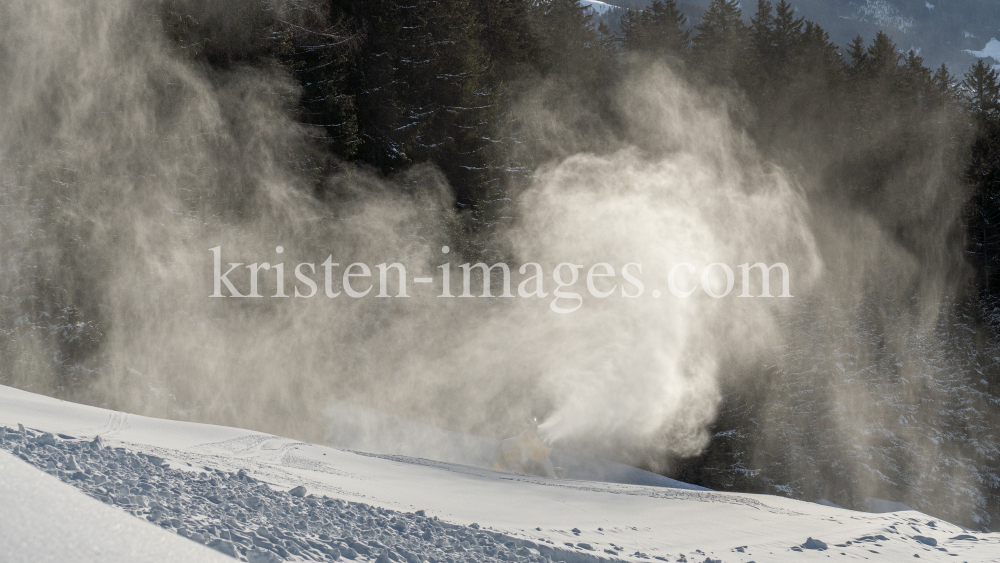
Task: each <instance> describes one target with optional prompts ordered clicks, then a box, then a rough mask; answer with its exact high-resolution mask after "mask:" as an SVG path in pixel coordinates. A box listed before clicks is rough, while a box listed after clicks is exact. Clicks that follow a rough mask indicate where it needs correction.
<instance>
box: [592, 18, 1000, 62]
mask: <svg viewBox="0 0 1000 563" xmlns="http://www.w3.org/2000/svg"><path fill="white" fill-rule="evenodd" d="M586 3H591V2H586ZM594 3H595V4H596V2H594ZM710 3H711V0H682V1H679V2H678V3H677V4H678V7H679V8H680V9H681V11H682V12H684V13H685V14H686V15H687V16H688V20H689V23H690V24H691V25H697V24H698V23H699V21H700V19H701V18H700V16H701V13H702V12H703V11H704V9H705V8H707V7H708V5H709V4H710ZM602 4H604V5H611V6H620V7H621V8H622V10H613V9H612V10H609V9H607V8H603V9H602V10H600V13H602V16H603V18H604V19H609V18H611V17H615V16H616V15H617V14H618V13H620V12H621V11H624V9H626V8H632V9H636V8H641V7H643V6H645V5H648V4H649V2H648V0H607V1H606V2H602ZM791 4H792V5H793V6H794V7H795V9H796V11H797V12H798V14H799V15H800V16H804V17H805V18H806V19H809V20H812V21H814V22H816V23H818V24H820V25H821V26H823V28H824V29H826V30H827V31H828V32H829V33H830V39H831V40H833V41H834V42H835V43H837V44H838V45H847V44H848V43H849V42H850V41H851V39H853V38H854V37H855V36H857V35H861V36H862V37H864V38H865V39H866V40H867V41H870V40H871V38H872V37H874V35H875V33H877V32H878V31H879V30H882V31H885V32H886V33H888V34H890V35H891V36H892V38H893V40H894V41H895V42H896V45H898V47H899V49H900V50H902V51H909V50H910V49H914V50H916V51H917V52H918V54H919V55H920V56H921V57H923V58H924V59H925V61H926V62H927V65H928V66H930V67H935V66H938V65H940V64H941V63H945V64H947V65H948V67H949V68H950V69H951V71H952V72H953V73H957V74H961V73H964V72H965V70H966V69H968V68H969V67H970V66H972V65H973V64H975V62H976V58H977V56H979V57H983V58H989V59H990V60H989V61H987V62H992V64H994V65H998V66H1000V41H996V42H992V40H993V39H994V38H1000V2H998V1H997V0H794V1H792V2H791ZM595 7H596V6H595ZM742 7H743V15H744V18H745V19H746V20H747V21H749V18H750V16H751V15H753V13H754V11H756V3H755V2H752V1H751V0H747V1H746V2H743V3H742ZM618 17H620V16H618Z"/></svg>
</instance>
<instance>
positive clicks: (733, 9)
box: [692, 0, 749, 82]
mask: <svg viewBox="0 0 1000 563" xmlns="http://www.w3.org/2000/svg"><path fill="white" fill-rule="evenodd" d="M742 16H743V14H742V12H741V10H740V4H739V2H738V1H737V0H712V3H711V4H710V5H709V7H708V10H706V11H705V14H704V16H703V18H702V22H701V23H700V24H699V25H698V26H697V27H696V28H695V31H696V32H697V34H696V35H695V36H694V40H693V41H694V47H693V51H692V56H693V57H694V60H695V61H696V63H697V65H698V68H699V70H700V71H701V72H702V74H703V75H704V76H706V77H708V79H709V80H711V81H714V82H732V81H734V80H736V79H737V69H740V68H742V63H744V62H745V50H746V47H747V44H748V43H749V33H748V31H747V28H746V26H745V25H743V19H742Z"/></svg>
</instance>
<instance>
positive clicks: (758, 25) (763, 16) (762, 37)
mask: <svg viewBox="0 0 1000 563" xmlns="http://www.w3.org/2000/svg"><path fill="white" fill-rule="evenodd" d="M773 10H774V6H773V5H772V4H771V3H770V2H769V1H768V0H757V14H756V15H754V16H753V17H751V18H750V43H751V45H753V48H754V50H755V51H756V54H757V57H758V58H760V59H762V60H765V61H768V60H771V59H772V58H773V57H774V46H775V42H774V14H773V13H772V12H773Z"/></svg>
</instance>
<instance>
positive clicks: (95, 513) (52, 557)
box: [0, 451, 232, 563]
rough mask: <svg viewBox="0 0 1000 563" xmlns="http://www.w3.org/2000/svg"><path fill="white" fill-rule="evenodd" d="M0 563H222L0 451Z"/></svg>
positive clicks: (189, 543)
mask: <svg viewBox="0 0 1000 563" xmlns="http://www.w3.org/2000/svg"><path fill="white" fill-rule="evenodd" d="M0 561H5V562H9V563H19V562H22V561H23V562H25V563H27V562H32V563H48V562H52V563H64V562H69V561H74V562H80V563H83V562H88V563H89V562H93V563H119V562H120V563H142V562H154V561H157V562H159V561H177V562H184V563H187V562H190V563H225V562H226V561H232V559H229V558H227V557H225V556H223V555H222V554H220V553H218V552H216V551H213V550H210V549H208V548H206V547H204V546H201V545H199V544H197V543H195V542H192V541H190V540H187V539H184V538H182V537H180V536H177V535H175V534H167V533H164V532H163V531H162V530H160V529H159V528H156V527H154V526H152V525H150V524H148V523H146V522H143V521H142V520H139V519H138V518H134V517H132V516H131V515H129V514H127V513H125V512H122V511H121V510H117V509H115V508H112V507H109V506H104V505H103V504H102V503H100V502H98V501H96V500H94V499H92V498H89V497H87V496H86V495H84V494H83V493H81V492H80V491H78V490H76V489H74V488H73V487H71V486H69V485H67V484H64V483H60V482H59V480H58V479H56V478H54V477H52V476H49V475H46V474H45V473H43V472H41V471H38V470H37V469H33V468H31V466H29V465H28V464H26V463H24V462H23V461H21V460H20V459H17V458H15V457H13V456H12V455H10V454H8V453H6V452H4V451H0Z"/></svg>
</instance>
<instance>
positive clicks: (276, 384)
mask: <svg viewBox="0 0 1000 563" xmlns="http://www.w3.org/2000/svg"><path fill="white" fill-rule="evenodd" d="M253 6H254V5H250V6H249V7H247V6H243V8H242V9H243V10H244V11H243V12H241V13H244V14H247V13H249V15H248V16H247V17H245V18H242V19H245V20H247V21H253V19H254V18H253V15H254V14H253V10H254V8H253ZM258 8H260V7H259V6H258ZM0 10H2V16H3V17H2V18H0V21H3V22H5V27H4V29H3V32H4V33H3V41H4V44H3V50H2V53H3V57H2V59H0V64H2V70H3V73H4V75H5V76H7V77H9V79H8V80H5V81H4V83H3V85H2V88H3V89H2V91H0V92H2V93H0V97H2V100H3V104H2V107H3V109H2V112H3V113H2V121H0V128H2V135H0V143H2V145H0V151H2V156H3V161H2V170H0V174H2V182H3V184H2V185H3V194H2V197H3V201H4V206H3V213H4V217H3V222H2V240H3V246H4V249H3V250H4V262H3V268H4V276H3V280H2V283H3V288H2V294H3V295H4V296H5V302H4V312H3V315H4V316H3V323H4V324H3V329H4V330H5V332H6V335H7V338H6V340H5V343H4V348H3V357H2V362H3V382H4V383H6V384H13V385H16V386H19V387H23V388H28V389H33V390H40V391H45V392H49V393H55V394H58V395H60V396H63V397H67V398H72V399H77V400H84V401H89V402H93V403H97V404H101V405H108V406H112V407H114V408H119V409H122V410H128V411H132V412H137V413H143V414H152V415H160V416H170V417H181V418H189V419H193V420H203V421H210V422H215V423H223V424H232V425H240V426H245V427H252V428H260V429H266V430H270V431H273V432H276V433H283V434H287V435H294V436H299V437H302V438H311V439H321V438H322V436H323V431H324V429H323V428H322V422H321V420H322V414H321V413H322V410H323V408H324V406H325V405H326V404H327V402H328V401H329V399H330V397H337V398H339V399H342V400H349V401H355V402H358V403H363V404H366V405H369V406H374V407H378V408H382V409H384V410H387V411H392V412H396V413H399V414H402V415H407V416H412V417H415V418H420V419H423V420H425V421H428V422H432V423H437V424H441V425H444V426H448V427H451V428H454V429H459V430H465V431H469V430H474V431H480V432H487V433H489V432H496V433H504V432H507V431H509V430H510V429H511V426H512V425H513V422H514V421H516V420H518V419H519V418H521V417H522V416H523V415H524V414H526V413H528V412H535V413H536V414H539V415H543V416H546V417H547V419H546V421H545V424H544V425H543V430H544V432H546V433H547V435H548V436H550V437H551V438H553V439H555V440H561V441H566V442H572V441H573V440H579V439H581V438H586V439H587V441H589V442H593V441H595V440H596V441H597V442H599V443H608V444H610V443H618V442H620V441H622V440H626V441H627V442H628V443H629V444H632V445H634V446H636V447H650V448H652V451H653V452H659V453H662V452H664V451H672V452H678V453H685V454H689V453H694V452H696V451H698V449H699V448H701V447H703V446H704V445H705V443H706V440H707V434H706V430H705V428H706V425H707V424H708V423H710V422H711V421H712V419H713V417H714V416H715V411H716V408H717V405H718V402H719V399H720V394H719V393H720V388H719V384H718V378H717V376H718V372H719V369H720V366H721V365H723V364H724V363H725V362H728V361H732V359H733V358H740V359H746V358H749V357H751V356H753V355H754V354H755V353H757V352H758V351H759V350H760V349H761V347H762V346H764V345H770V344H773V343H774V342H775V340H774V339H775V337H776V334H777V332H776V327H775V322H774V313H775V312H776V311H777V309H778V308H780V307H781V306H782V305H783V304H784V305H785V306H787V304H788V303H789V302H791V301H793V300H792V299H779V298H774V299H757V298H755V299H742V300H741V299H738V298H736V297H735V295H737V294H738V293H740V292H741V289H742V287H741V286H737V287H735V288H734V290H733V293H732V294H731V295H730V296H729V297H726V298H723V299H713V298H710V297H708V296H706V295H705V294H704V293H703V292H702V290H700V289H698V292H699V293H698V294H697V295H694V296H692V297H690V298H688V299H680V298H677V297H674V296H673V295H672V294H671V293H670V292H669V290H668V283H667V276H668V273H669V271H670V269H671V267H672V266H674V265H675V264H679V263H682V262H689V263H691V264H692V265H694V266H695V267H696V268H697V271H696V272H695V273H688V272H687V271H686V269H684V270H682V271H681V272H680V274H681V275H680V277H679V278H678V279H679V280H682V281H680V282H679V285H681V286H684V288H685V289H686V288H687V287H688V286H691V287H695V288H698V287H699V286H700V275H701V273H702V271H703V270H704V269H705V267H706V266H708V265H709V264H712V263H719V264H725V265H727V266H728V267H730V268H732V269H734V270H735V271H736V276H737V278H736V282H737V283H739V282H740V278H739V274H740V271H739V269H738V265H739V264H743V263H747V262H749V263H751V264H752V263H755V262H766V263H768V264H773V263H776V262H784V263H786V264H788V267H789V269H790V271H791V272H792V284H791V288H792V292H793V294H801V293H803V292H805V291H807V289H808V287H809V285H810V283H811V282H812V280H813V279H814V278H815V275H816V273H817V271H818V270H817V268H818V267H819V261H818V258H817V257H816V253H815V250H814V249H813V241H812V235H811V234H810V233H809V229H808V227H807V220H808V210H807V209H806V206H805V202H804V199H803V195H802V193H801V191H800V190H799V189H798V188H796V187H795V185H794V184H793V183H792V182H791V181H790V180H789V179H788V177H787V176H786V175H785V174H784V173H783V172H782V171H781V170H779V169H776V168H773V167H768V166H767V165H765V164H764V163H763V162H762V161H761V159H760V158H759V156H757V155H756V154H755V153H754V150H753V148H752V147H751V146H750V145H749V143H748V142H747V141H746V140H745V139H744V138H743V137H742V136H741V135H740V134H738V133H736V132H735V131H734V129H733V128H732V127H731V126H730V125H729V124H728V121H727V119H726V118H725V117H723V116H722V113H720V112H719V111H718V109H717V108H715V107H713V106H711V105H706V104H703V103H701V102H699V100H698V98H697V97H696V96H695V95H694V94H692V93H691V92H690V91H688V90H687V89H686V88H685V87H683V86H681V85H680V82H679V81H678V80H677V79H675V78H673V77H672V76H671V75H670V74H669V72H667V71H666V70H664V69H661V70H659V71H657V72H655V73H651V74H649V75H648V76H647V77H646V78H643V79H642V80H635V81H634V82H633V83H632V84H631V85H630V86H629V87H628V89H627V92H625V94H624V95H623V96H622V99H623V100H625V102H623V103H625V106H623V107H624V113H625V114H626V115H627V116H629V119H630V120H631V127H633V128H634V129H635V130H636V131H637V133H638V134H640V135H641V136H642V137H643V145H644V146H645V147H647V148H646V149H644V150H639V149H636V148H628V147H618V148H615V149H613V150H608V151H607V152H606V153H605V154H604V155H603V156H598V155H592V154H577V155H573V156H568V157H566V158H558V159H556V160H555V161H554V162H553V163H552V164H551V165H548V166H547V167H545V168H544V169H543V170H540V171H539V172H538V174H537V177H536V179H535V181H534V182H533V183H532V184H531V186H530V187H528V188H527V189H525V190H524V191H523V192H522V193H520V194H519V196H518V199H517V203H516V208H515V209H514V210H513V211H514V213H515V214H516V215H517V219H516V221H515V222H514V223H515V224H514V225H513V226H512V227H511V228H509V229H507V230H505V231H504V232H503V233H501V234H500V235H499V237H497V239H496V240H498V241H500V242H498V243H497V244H498V245H500V246H502V247H503V248H504V249H505V252H506V253H507V255H508V256H510V257H511V258H510V262H511V265H512V269H514V270H515V274H516V269H517V266H518V265H519V264H521V263H526V262H537V263H539V264H541V265H542V267H543V270H544V271H545V272H546V283H547V287H546V288H545V293H546V294H547V297H546V298H537V297H536V298H530V299H529V298H520V297H518V298H514V299H502V298H496V299H478V298H477V299H462V298H455V299H439V298H436V297H434V296H435V295H436V294H437V293H439V292H440V288H439V285H438V286H435V288H434V290H433V291H431V289H430V288H427V289H428V291H426V292H424V293H423V294H421V293H420V292H419V291H418V288H417V287H416V286H411V288H410V290H411V293H412V294H413V297H411V298H408V299H402V298H393V299H380V298H375V297H373V296H369V297H368V298H363V299H348V298H347V297H346V296H344V295H341V296H340V297H338V298H334V299H328V298H326V297H324V295H323V290H324V288H323V287H322V285H321V286H320V288H319V295H318V296H316V297H313V298H311V299H296V298H289V299H273V298H267V299H261V300H239V299H211V298H209V297H208V295H209V294H210V293H211V291H212V279H213V278H212V257H213V255H212V253H211V252H210V251H209V249H210V248H214V247H221V248H222V249H223V250H222V252H223V253H224V255H223V261H224V262H226V263H228V262H242V263H244V264H250V263H254V262H265V261H268V262H270V263H278V262H281V263H284V264H285V273H286V280H287V282H286V283H287V284H288V285H287V286H286V289H287V292H288V293H289V294H291V293H292V291H293V281H292V280H293V278H292V276H291V270H292V268H294V265H295V264H298V263H300V262H310V263H313V264H315V265H316V269H317V272H319V271H321V270H322V266H321V265H320V263H321V262H322V261H323V260H324V259H325V258H326V257H327V256H328V255H331V254H332V255H333V256H334V258H335V261H339V262H341V264H342V266H344V265H346V264H348V263H351V262H364V263H366V264H369V265H372V266H374V265H376V264H380V263H384V262H401V263H404V264H405V265H406V266H407V272H408V275H409V276H413V277H417V276H421V275H423V276H433V275H435V274H439V271H438V270H437V265H439V264H442V263H445V262H446V261H450V262H451V263H452V264H453V265H455V266H456V267H455V268H453V269H454V273H453V288H454V287H457V285H456V284H458V283H459V282H457V280H456V279H454V278H455V277H460V275H461V274H460V272H461V271H460V270H459V269H458V268H457V265H458V264H461V263H463V262H465V261H466V260H464V259H462V258H461V257H459V256H458V253H457V252H452V253H451V254H450V255H444V254H442V253H441V248H442V246H444V245H447V244H451V245H452V246H453V247H460V246H461V244H462V242H461V241H460V240H455V237H456V235H455V233H456V232H457V230H456V229H455V227H454V225H456V224H457V218H456V216H455V214H454V212H453V211H452V208H453V206H452V204H451V200H450V198H449V196H448V193H449V191H448V187H447V186H446V185H445V183H444V182H443V181H442V179H441V178H440V176H439V175H438V174H437V173H436V172H435V171H433V170H431V169H426V168H419V167H418V168H416V169H414V170H412V171H411V172H410V173H409V174H407V175H405V176H403V177H400V178H396V179H394V180H391V181H385V180H377V179H375V178H373V177H370V176H368V175H366V174H363V173H360V172H342V173H339V174H337V175H335V176H333V177H322V176H320V175H319V173H316V172H314V171H315V170H318V169H319V168H320V165H319V163H320V162H321V159H322V156H321V154H320V153H319V151H318V150H316V149H315V148H314V147H313V146H312V145H311V144H310V143H309V141H308V139H309V138H310V135H311V132H310V131H307V130H306V129H305V128H304V127H302V126H300V125H298V124H297V123H296V122H295V121H294V120H293V119H290V118H289V116H288V113H289V112H288V111H287V108H288V107H291V105H292V104H293V103H294V101H295V99H296V95H297V91H296V90H295V87H294V85H293V83H292V82H291V81H290V80H289V79H288V78H287V76H286V75H285V74H284V73H283V72H282V71H281V70H280V69H277V68H275V69H273V70H271V71H268V70H262V69H265V68H267V67H266V66H264V65H257V68H252V69H251V68H244V67H240V66H239V65H233V66H231V67H230V68H229V69H228V70H210V69H207V68H204V67H202V66H199V65H196V64H194V63H192V62H190V61H189V60H188V59H187V58H185V55H184V53H183V50H182V49H179V48H178V47H177V46H175V45H173V44H171V43H170V42H169V41H167V40H166V39H165V37H164V33H163V27H164V24H163V22H162V21H161V20H160V19H159V17H158V16H159V14H160V13H161V9H160V7H159V6H158V5H156V4H150V3H143V2H140V3H132V4H130V3H123V2H102V1H97V0H89V1H82V2H75V1H74V2H68V1H57V0H43V1H32V2H21V1H15V2H8V3H5V4H4V6H3V7H2V8H0ZM238 31H239V30H238V28H237V29H236V30H235V31H234V30H233V29H230V28H227V32H228V33H229V34H230V35H229V37H230V41H231V42H235V41H237V39H232V37H234V36H235V37H238V36H239V33H238ZM550 133H551V135H550V137H551V138H552V141H553V142H556V136H559V135H562V134H563V133H567V132H566V131H560V130H559V125H558V123H555V122H553V123H551V128H550ZM650 147H651V148H650ZM317 191H320V192H322V193H324V194H327V195H326V196H324V198H323V199H324V200H323V201H320V200H319V199H318V198H317V197H315V195H314V194H315V193H317ZM329 194H335V195H329ZM403 194H405V195H403ZM278 246H281V247H282V250H283V253H282V254H280V255H279V254H278V253H277V250H276V247H278ZM563 262H567V263H572V264H579V265H582V266H584V269H583V270H581V271H580V272H579V274H580V277H579V279H578V282H577V284H576V285H575V286H574V287H573V288H572V289H573V292H575V293H579V294H581V295H582V296H583V297H582V299H583V301H584V303H583V305H582V307H580V309H579V310H578V311H576V312H574V313H572V314H565V315H564V314H558V313H554V312H553V311H552V308H551V306H550V304H551V301H552V299H553V291H554V289H555V285H554V283H553V281H552V272H553V269H554V268H556V266H558V264H560V263H563ZM597 263H608V264H609V265H610V266H611V267H612V268H613V271H614V272H615V274H616V277H615V278H614V279H598V280H597V282H598V283H597V285H598V286H601V287H600V288H599V289H600V290H601V291H604V290H611V289H614V294H613V297H608V298H605V299H598V298H595V297H592V296H591V295H590V294H589V292H588V291H587V288H586V278H587V273H588V269H589V268H590V267H591V266H593V265H594V264H597ZM628 263H636V264H642V270H641V272H640V271H639V268H638V266H633V267H632V268H633V269H632V270H631V274H632V275H633V276H635V277H636V278H637V279H638V280H640V282H641V283H642V284H643V286H644V292H643V294H642V295H641V296H640V297H636V298H629V297H622V296H621V292H622V291H626V292H628V293H629V294H631V295H635V294H636V293H637V292H638V286H637V285H635V284H626V280H625V278H623V275H622V269H623V268H624V267H625V266H626V264H628ZM571 270H572V269H571V268H568V267H567V268H564V271H563V273H562V276H563V278H564V279H568V277H569V276H570V274H571V273H572V272H571ZM601 271H603V270H601ZM599 273H600V272H599ZM262 278H266V280H270V279H271V278H270V277H269V276H262ZM320 279H321V278H320ZM438 279H440V277H438ZM705 279H706V280H708V283H709V284H710V287H711V288H713V291H719V292H722V291H723V290H724V289H725V286H726V276H725V272H724V269H723V268H721V267H720V266H716V267H715V268H714V269H712V270H710V273H709V274H708V275H707V276H706V278H705ZM601 282H608V283H607V285H606V286H603V285H601ZM261 283H262V287H261V293H262V294H265V295H268V294H271V293H273V292H274V291H275V288H274V287H273V282H270V285H268V283H269V282H267V281H262V282H261ZM515 283H516V282H515ZM780 283H781V282H780V281H778V280H775V283H774V285H773V287H775V288H776V287H777V286H779V285H780ZM237 285H238V286H239V288H240V289H241V290H243V291H244V292H245V291H246V289H247V288H246V283H243V284H242V285H241V284H240V283H237ZM612 286H613V287H612ZM377 289H378V288H376V290H377ZM753 289H754V292H757V291H758V290H759V288H758V287H757V286H756V285H755V287H754V288H753ZM563 290H564V291H568V290H567V289H566V288H563ZM654 290H659V291H660V292H661V295H662V296H661V297H660V298H659V299H655V298H653V297H652V293H653V291H654ZM373 293H374V292H373ZM455 293H456V294H457V293H458V291H457V290H456V291H455ZM499 293H500V292H499V291H497V292H495V294H499ZM773 293H774V294H777V293H779V291H778V290H777V289H776V290H775V291H773ZM573 302H574V299H573V298H566V299H565V303H567V304H568V305H572V303H573Z"/></svg>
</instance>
